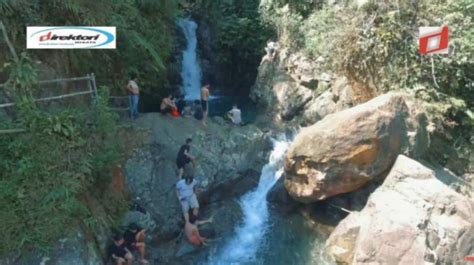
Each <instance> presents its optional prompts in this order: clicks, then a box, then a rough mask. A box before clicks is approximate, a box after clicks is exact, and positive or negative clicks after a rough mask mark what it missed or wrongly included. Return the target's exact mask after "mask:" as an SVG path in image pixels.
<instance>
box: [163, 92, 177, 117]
mask: <svg viewBox="0 0 474 265" xmlns="http://www.w3.org/2000/svg"><path fill="white" fill-rule="evenodd" d="M173 109H177V107H176V104H175V103H174V98H173V95H171V94H170V95H169V96H168V97H166V98H164V99H163V100H162V101H161V105H160V111H161V113H163V114H166V113H170V112H171V111H172V110H173Z"/></svg>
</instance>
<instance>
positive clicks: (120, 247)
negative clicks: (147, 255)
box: [109, 234, 133, 265]
mask: <svg viewBox="0 0 474 265" xmlns="http://www.w3.org/2000/svg"><path fill="white" fill-rule="evenodd" d="M109 253H110V256H111V257H112V259H113V260H114V261H115V264H116V265H125V264H127V265H132V264H133V256H132V253H130V250H128V249H127V247H126V246H125V240H124V239H123V236H122V235H121V234H116V235H115V236H114V242H113V243H112V245H111V246H110V249H109Z"/></svg>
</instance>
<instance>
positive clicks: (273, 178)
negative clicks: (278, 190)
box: [208, 140, 289, 265]
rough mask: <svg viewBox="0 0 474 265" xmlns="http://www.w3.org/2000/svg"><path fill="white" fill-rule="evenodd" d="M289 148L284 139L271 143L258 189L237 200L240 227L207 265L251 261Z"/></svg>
mask: <svg viewBox="0 0 474 265" xmlns="http://www.w3.org/2000/svg"><path fill="white" fill-rule="evenodd" d="M288 146H289V141H287V140H276V141H274V147H273V151H272V152H271V155H270V161H269V162H268V164H266V165H265V166H264V167H263V169H262V173H261V175H260V181H259V183H258V187H257V189H256V190H254V191H252V192H249V193H247V194H245V195H244V196H243V197H242V198H241V199H240V206H241V208H242V211H243V214H244V217H243V218H244V220H243V223H242V225H241V226H239V227H238V228H237V229H236V231H235V235H234V237H233V238H232V239H230V241H228V242H227V243H226V244H225V245H224V246H223V248H219V249H218V250H217V251H218V254H217V255H215V256H214V257H211V260H210V261H209V262H208V264H209V265H224V264H226V265H227V264H246V263H253V262H254V260H255V258H256V254H257V251H258V249H259V247H260V246H261V245H262V241H263V240H264V236H265V234H266V233H267V230H268V228H269V227H270V225H269V222H268V219H269V212H268V206H267V200H266V196H267V193H268V192H269V191H270V189H271V188H272V186H273V185H274V184H275V183H276V182H277V180H278V179H279V178H280V177H281V175H282V174H283V159H284V155H285V153H286V150H287V149H288Z"/></svg>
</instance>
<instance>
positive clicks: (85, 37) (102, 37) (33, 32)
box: [26, 26, 116, 49]
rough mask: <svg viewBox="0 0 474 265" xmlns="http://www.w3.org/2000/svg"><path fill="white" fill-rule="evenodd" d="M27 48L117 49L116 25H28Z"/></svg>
mask: <svg viewBox="0 0 474 265" xmlns="http://www.w3.org/2000/svg"><path fill="white" fill-rule="evenodd" d="M26 32H27V41H26V46H27V49H115V48H116V35H115V27H82V26H77V27H76V26H64V27H27V29H26Z"/></svg>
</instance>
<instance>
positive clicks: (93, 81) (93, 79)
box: [91, 73, 99, 102]
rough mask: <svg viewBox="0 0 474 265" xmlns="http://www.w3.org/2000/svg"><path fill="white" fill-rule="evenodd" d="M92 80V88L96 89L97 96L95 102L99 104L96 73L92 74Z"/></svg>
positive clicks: (95, 94)
mask: <svg viewBox="0 0 474 265" xmlns="http://www.w3.org/2000/svg"><path fill="white" fill-rule="evenodd" d="M91 78H92V88H93V89H94V96H95V100H96V102H97V99H98V97H99V95H98V92H97V84H96V83H95V74H94V73H92V74H91Z"/></svg>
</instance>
